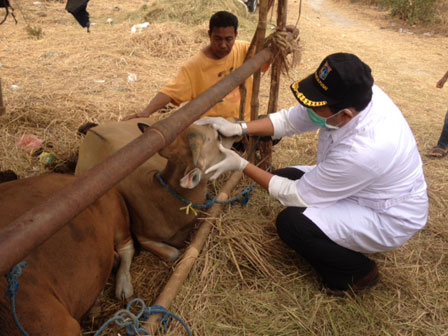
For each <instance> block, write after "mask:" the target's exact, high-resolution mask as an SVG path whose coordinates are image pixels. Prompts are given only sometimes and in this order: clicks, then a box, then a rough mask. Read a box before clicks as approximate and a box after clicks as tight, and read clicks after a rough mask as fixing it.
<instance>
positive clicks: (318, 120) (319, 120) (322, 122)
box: [306, 108, 344, 129]
mask: <svg viewBox="0 0 448 336" xmlns="http://www.w3.org/2000/svg"><path fill="white" fill-rule="evenodd" d="M306 111H307V112H308V116H309V117H310V120H311V121H312V122H313V123H314V124H316V125H318V126H320V127H324V128H329V129H339V126H336V125H330V124H328V123H327V121H328V119H330V118H333V117H334V116H335V115H336V114H338V113H340V112H342V111H344V110H340V111H338V112H337V113H335V114H333V115H331V116H329V117H328V118H324V117H321V116H320V115H318V114H317V113H316V112H314V110H313V109H310V108H307V109H306Z"/></svg>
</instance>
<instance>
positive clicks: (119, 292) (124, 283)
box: [115, 239, 135, 300]
mask: <svg viewBox="0 0 448 336" xmlns="http://www.w3.org/2000/svg"><path fill="white" fill-rule="evenodd" d="M134 251H135V250H134V243H133V242H132V239H129V240H128V242H127V243H125V244H124V245H123V246H122V247H120V248H117V252H118V255H119V256H120V259H121V260H120V267H119V268H118V271H117V275H116V284H115V296H116V297H117V299H119V300H126V299H128V298H130V297H131V296H132V294H134V289H133V288H132V283H131V273H130V272H129V270H130V268H131V262H132V258H133V257H134Z"/></svg>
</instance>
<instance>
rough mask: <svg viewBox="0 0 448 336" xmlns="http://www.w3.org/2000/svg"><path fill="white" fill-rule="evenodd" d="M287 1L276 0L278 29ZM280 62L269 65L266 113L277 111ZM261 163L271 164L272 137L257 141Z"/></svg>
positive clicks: (263, 165) (262, 165) (283, 20)
mask: <svg viewBox="0 0 448 336" xmlns="http://www.w3.org/2000/svg"><path fill="white" fill-rule="evenodd" d="M287 8H288V1H287V0H278V7H277V27H278V29H279V30H284V29H285V27H286V16H287ZM280 67H281V64H280V62H278V61H277V62H276V61H275V55H274V62H273V64H272V66H271V88H270V92H269V103H268V112H267V113H268V114H269V113H274V112H277V105H278V94H279V88H280V75H281V68H280ZM259 148H260V156H261V159H262V161H261V163H260V168H261V169H264V170H267V169H268V168H270V167H271V166H272V138H270V137H263V138H262V139H261V140H260V143H259Z"/></svg>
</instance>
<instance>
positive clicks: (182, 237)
mask: <svg viewBox="0 0 448 336" xmlns="http://www.w3.org/2000/svg"><path fill="white" fill-rule="evenodd" d="M192 229H193V226H192V225H188V226H187V227H185V228H183V229H181V230H179V231H177V232H176V234H175V235H174V236H172V237H171V238H170V239H169V240H167V241H166V242H167V243H168V244H170V245H172V246H174V247H176V248H182V247H184V246H185V245H186V242H187V240H188V238H189V236H190V233H191V231H192Z"/></svg>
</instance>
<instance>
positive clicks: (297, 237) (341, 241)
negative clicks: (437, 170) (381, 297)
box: [197, 53, 428, 295]
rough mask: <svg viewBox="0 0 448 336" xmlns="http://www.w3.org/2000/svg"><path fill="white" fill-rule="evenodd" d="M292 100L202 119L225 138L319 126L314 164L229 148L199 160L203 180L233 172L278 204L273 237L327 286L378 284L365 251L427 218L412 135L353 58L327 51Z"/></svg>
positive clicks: (391, 242)
mask: <svg viewBox="0 0 448 336" xmlns="http://www.w3.org/2000/svg"><path fill="white" fill-rule="evenodd" d="M291 89H292V92H293V94H294V96H295V97H296V98H297V100H298V101H299V103H300V105H298V106H295V107H292V108H290V109H289V110H281V111H280V112H277V113H273V114H270V115H269V117H268V118H264V119H260V120H256V121H252V122H249V123H240V124H232V123H230V122H228V121H226V120H224V119H223V118H204V119H201V120H200V121H197V123H200V124H205V123H209V124H213V125H214V127H215V128H216V129H217V130H219V132H220V133H222V134H223V135H225V136H231V135H245V134H251V135H269V136H272V137H273V138H280V137H283V136H291V135H293V134H300V133H305V132H310V131H316V130H317V129H320V134H319V147H318V153H317V164H316V165H314V166H297V167H287V168H283V169H280V170H277V171H275V172H274V173H273V174H271V173H269V172H266V171H263V170H262V169H260V168H258V167H256V166H254V165H252V164H250V163H248V162H247V161H246V160H245V159H243V158H241V157H240V156H239V155H238V154H236V153H235V152H233V151H231V150H226V149H224V148H223V149H222V152H223V153H225V155H226V159H225V160H223V161H221V162H220V163H218V164H217V165H215V166H213V167H211V168H209V170H208V171H207V172H206V173H214V174H213V176H212V179H215V178H217V177H218V176H219V175H220V174H221V173H223V172H225V171H229V170H241V171H243V172H244V173H245V174H246V175H247V176H249V177H251V178H252V179H253V180H255V181H256V182H257V183H259V184H260V185H261V186H262V187H264V188H265V189H267V190H268V191H269V194H270V195H271V196H273V197H275V198H276V199H278V200H279V201H280V202H281V203H282V204H283V205H285V206H286V209H284V210H283V211H282V212H280V214H279V215H278V217H277V220H276V224H277V230H278V234H279V236H280V238H281V239H282V240H283V241H284V242H285V243H286V244H287V245H288V246H290V247H291V248H293V249H294V250H295V251H296V252H297V253H299V254H300V255H302V256H303V257H304V258H305V259H306V260H308V262H309V263H310V264H311V265H312V266H313V267H314V269H315V270H316V271H317V272H318V273H319V275H320V276H321V278H322V282H323V284H324V286H325V288H326V290H327V292H328V293H330V294H334V295H344V294H345V292H346V291H347V290H350V291H351V292H355V293H356V292H358V291H359V290H362V289H365V288H368V287H371V286H373V285H375V284H376V283H377V282H378V279H379V275H378V268H377V266H376V264H375V262H374V261H373V260H371V259H369V258H368V257H367V256H366V255H365V254H369V253H375V252H382V251H388V250H391V249H395V248H398V247H399V246H401V245H403V244H404V243H405V242H406V241H407V240H409V239H410V238H411V237H412V236H413V235H414V234H415V233H416V232H417V231H419V230H421V229H422V228H423V227H424V226H425V224H426V220H427V216H428V198H427V193H426V183H425V179H424V175H423V169H422V161H421V158H420V154H419V152H418V149H417V144H416V142H415V139H414V136H413V134H412V131H411V129H410V128H409V126H408V124H407V122H406V120H405V118H404V117H403V115H402V114H401V112H400V110H399V109H398V107H397V106H396V105H395V104H394V103H393V102H392V100H391V99H390V98H389V97H388V96H387V95H386V94H385V93H384V92H383V91H382V90H381V89H380V88H379V87H377V86H376V85H374V84H373V77H372V75H371V70H370V68H369V66H368V65H367V64H365V63H364V62H362V61H361V60H360V59H359V58H358V57H357V56H355V55H353V54H347V53H336V54H332V55H329V56H327V57H326V58H325V59H324V60H323V61H322V63H321V64H320V65H319V67H318V68H317V70H316V71H315V72H314V73H313V74H311V75H310V76H308V77H307V78H305V79H303V80H301V81H297V82H295V83H293V84H292V85H291Z"/></svg>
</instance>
